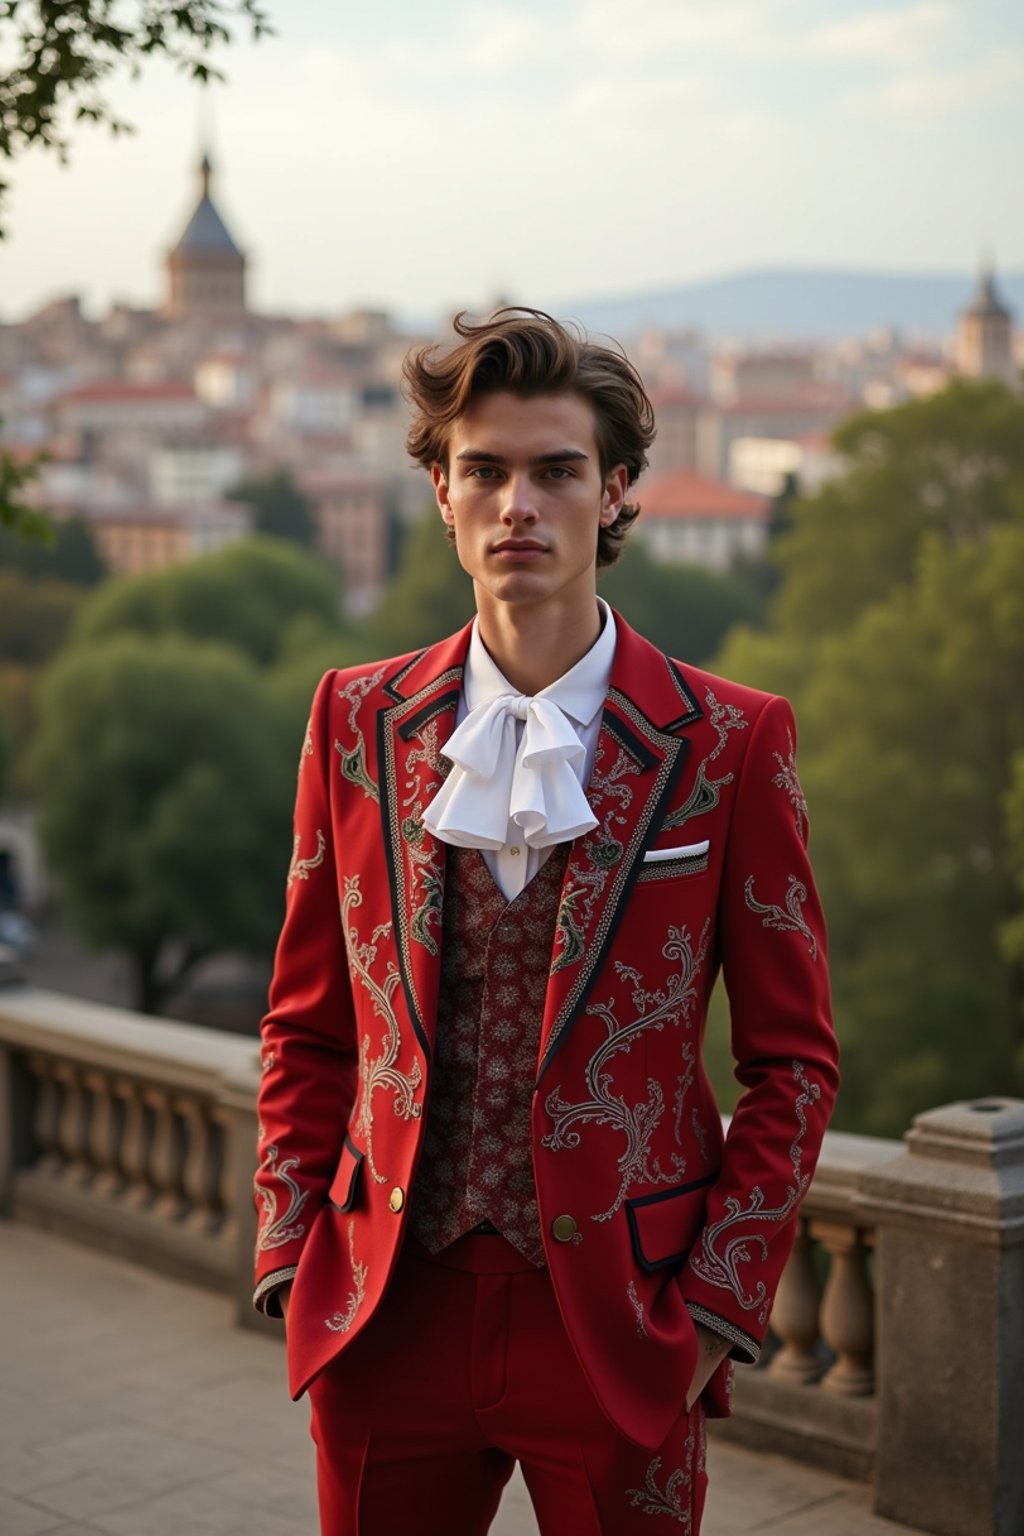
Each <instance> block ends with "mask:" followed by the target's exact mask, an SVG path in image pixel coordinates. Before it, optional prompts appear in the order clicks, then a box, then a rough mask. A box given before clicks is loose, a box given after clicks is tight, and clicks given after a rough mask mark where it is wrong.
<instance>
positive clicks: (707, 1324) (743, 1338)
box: [686, 1301, 761, 1365]
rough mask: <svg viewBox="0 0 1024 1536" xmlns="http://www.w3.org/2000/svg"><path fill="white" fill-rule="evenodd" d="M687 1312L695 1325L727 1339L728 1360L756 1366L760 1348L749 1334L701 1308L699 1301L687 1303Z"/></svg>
mask: <svg viewBox="0 0 1024 1536" xmlns="http://www.w3.org/2000/svg"><path fill="white" fill-rule="evenodd" d="M686 1308H687V1311H688V1312H689V1314H690V1316H691V1317H692V1318H693V1320H694V1322H695V1323H700V1324H701V1325H702V1327H704V1328H710V1329H711V1332H712V1333H719V1334H721V1336H722V1338H723V1339H728V1340H729V1342H730V1343H731V1344H732V1349H731V1350H730V1351H729V1359H730V1360H738V1361H739V1362H740V1364H741V1365H756V1364H757V1362H758V1359H759V1358H760V1355H761V1346H760V1344H759V1343H758V1341H757V1340H756V1339H755V1338H752V1337H751V1335H750V1334H749V1333H744V1331H743V1329H742V1328H737V1327H736V1324H735V1323H731V1322H730V1321H729V1319H728V1318H727V1317H719V1315H718V1313H717V1312H711V1311H710V1310H709V1309H708V1308H707V1307H702V1306H701V1304H700V1302H699V1301H688V1302H687V1303H686Z"/></svg>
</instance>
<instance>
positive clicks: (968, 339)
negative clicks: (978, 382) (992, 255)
mask: <svg viewBox="0 0 1024 1536" xmlns="http://www.w3.org/2000/svg"><path fill="white" fill-rule="evenodd" d="M955 352H956V362H957V368H958V369H959V371H960V372H961V373H962V374H964V375H965V376H966V377H967V378H969V379H999V380H1000V381H1001V382H1002V383H1003V384H1008V385H1009V386H1010V387H1011V388H1014V389H1017V388H1020V386H1021V374H1020V369H1019V368H1018V367H1017V364H1016V362H1015V361H1014V356H1013V314H1012V312H1011V311H1010V310H1009V309H1008V308H1007V306H1006V305H1005V304H1004V303H1003V301H1002V300H1001V299H1000V297H999V295H998V293H997V292H996V281H995V273H994V272H993V270H992V268H991V266H984V267H982V270H981V275H980V277H979V280H978V289H977V292H976V293H975V296H974V302H973V303H972V304H971V305H970V306H969V307H968V308H967V309H965V310H964V312H963V314H962V315H961V316H960V323H959V325H958V326H957V332H956V343H955Z"/></svg>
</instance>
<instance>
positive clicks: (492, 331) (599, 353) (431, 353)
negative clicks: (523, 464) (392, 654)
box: [402, 308, 654, 566]
mask: <svg viewBox="0 0 1024 1536" xmlns="http://www.w3.org/2000/svg"><path fill="white" fill-rule="evenodd" d="M454 329H455V334H456V335H457V336H459V337H461V338H462V339H461V341H460V342H459V343H457V344H456V345H455V346H453V347H450V348H448V349H447V350H445V349H444V348H443V347H440V346H426V347H420V348H419V349H418V350H417V351H415V352H411V353H410V354H409V356H408V357H407V358H406V360H405V364H404V367H403V370H402V372H403V375H404V378H405V384H406V392H407V394H408V396H409V399H410V401H411V403H412V406H413V409H414V412H415V415H414V419H413V423H412V426H411V428H410V429H409V435H408V437H407V438H406V444H405V445H406V448H407V449H408V452H409V454H410V457H412V458H414V459H415V460H416V461H417V462H418V463H419V464H422V466H423V468H424V469H430V468H431V466H432V465H434V464H440V465H441V467H442V469H443V470H444V472H445V474H447V473H448V443H449V439H450V437H451V431H452V427H453V426H454V424H455V422H456V421H457V420H458V418H459V417H460V416H461V415H462V414H463V412H465V411H466V410H468V409H469V407H470V405H471V404H472V402H473V401H474V400H478V399H480V397H481V396H483V395H492V394H497V393H498V392H499V391H506V390H507V391H508V392H509V393H510V394H513V395H519V396H520V397H521V398H523V399H529V398H530V396H532V395H553V394H569V393H571V394H575V395H579V396H580V397H581V398H582V399H584V400H586V401H587V403H588V404H589V405H590V407H591V409H592V410H593V412H594V435H595V437H596V440H597V448H598V453H599V455H600V461H601V464H600V467H601V475H602V478H603V477H604V476H605V475H607V474H608V472H609V470H611V469H614V468H615V466H616V465H618V464H624V465H625V466H626V469H627V471H628V474H629V479H628V481H627V484H629V485H632V484H633V483H634V482H635V481H636V480H637V478H638V477H639V475H640V474H641V472H642V471H643V470H644V469H645V468H646V467H647V449H648V448H649V447H650V446H651V443H652V441H653V439H654V410H653V408H652V406H651V402H650V400H649V399H648V398H647V391H646V390H645V389H644V386H643V383H642V381H641V379H640V375H639V374H638V373H637V371H636V369H635V368H634V367H633V365H632V363H631V362H630V361H629V359H628V358H627V357H626V355H625V353H624V352H623V351H621V349H619V348H617V347H612V346H598V345H597V344H596V343H595V342H592V341H587V340H586V339H585V338H584V337H583V336H582V335H581V334H579V333H577V332H576V331H575V330H570V329H569V328H568V327H566V326H564V325H561V324H559V322H558V321H557V320H554V319H552V317H551V316H550V315H546V314H545V313H544V311H543V310H540V309H521V308H508V309H499V310H496V311H495V313H494V314H493V315H491V317H490V319H488V320H484V321H482V322H481V323H480V324H477V325H474V324H473V323H472V322H471V321H470V320H467V318H466V313H465V311H463V312H462V313H461V314H458V315H456V317H455V320H454ZM639 511H640V508H639V506H637V505H636V504H635V503H628V502H627V503H624V504H623V507H622V510H621V511H620V513H619V515H618V517H617V518H616V519H615V521H614V523H612V524H611V526H610V527H608V528H600V529H599V530H598V535H597V564H598V566H607V565H613V564H614V562H615V561H616V560H617V559H618V557H619V554H620V552H621V549H622V541H623V539H624V538H625V536H626V534H627V533H628V532H629V529H630V527H631V526H632V524H633V522H634V521H635V519H636V516H637V514H638V513H639ZM449 533H451V530H449Z"/></svg>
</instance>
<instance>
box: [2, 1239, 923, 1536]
mask: <svg viewBox="0 0 1024 1536" xmlns="http://www.w3.org/2000/svg"><path fill="white" fill-rule="evenodd" d="M0 1301H2V1312H0V1532H2V1533H3V1536H315V1533H316V1529H317V1522H316V1515H315V1495H314V1479H313V1446H312V1442H311V1440H310V1439H309V1435H308V1429H307V1411H306V1407H305V1405H304V1404H293V1403H291V1402H290V1401H289V1399H288V1395H287V1392H286V1390H285V1382H284V1351H283V1349H282V1347H281V1346H280V1344H278V1343H277V1341H276V1340H273V1339H268V1338H264V1337H262V1336H260V1335H257V1334H254V1333H249V1332H246V1331H243V1330H242V1329H239V1328H237V1327H234V1326H232V1322H231V1311H230V1304H229V1302H228V1301H227V1300H226V1299H225V1298H223V1297H220V1296H215V1295H211V1294H210V1293H208V1292H205V1291H201V1290H196V1289H194V1288H192V1287H191V1286H187V1285H183V1284H180V1283H178V1282H176V1281H169V1280H165V1279H164V1278H162V1277H161V1276H160V1275H157V1274H154V1273H152V1272H151V1271H148V1270H144V1269H140V1268H137V1267H135V1266H134V1265H130V1264H126V1263H122V1262H120V1261H119V1260H116V1259H111V1258H107V1257H106V1256H104V1255H102V1254H98V1253H93V1252H92V1251H91V1250H89V1249H85V1248H81V1247H78V1246H75V1245H72V1244H69V1243H66V1242H64V1241H62V1240H61V1239H59V1238H55V1237H52V1236H50V1235H48V1234H44V1233H40V1232H35V1231H33V1230H32V1229H30V1228H27V1227H22V1226H20V1225H13V1224H10V1223H0ZM709 1461H710V1471H711V1490H712V1491H711V1497H710V1502H709V1509H708V1514H707V1517H706V1519H705V1521H704V1526H703V1533H702V1536H741V1533H742V1536H752V1533H761V1532H765V1533H771V1536H908V1532H907V1530H906V1528H905V1527H903V1526H897V1525H893V1524H891V1523H890V1522H888V1521H885V1520H878V1519H875V1518H873V1517H872V1516H871V1515H870V1513H869V1511H868V1502H869V1496H868V1491H867V1489H866V1488H863V1487H861V1486H859V1485H857V1484H853V1483H845V1482H842V1481H841V1480H840V1479H838V1478H834V1477H828V1476H826V1475H825V1474H823V1473H821V1472H815V1471H813V1470H811V1469H810V1468H805V1467H801V1466H799V1465H798V1464H796V1463H794V1462H788V1461H784V1460H781V1459H779V1458H776V1457H770V1456H757V1455H754V1454H753V1453H751V1452H748V1451H743V1450H739V1449H736V1448H735V1447H733V1446H729V1445H724V1444H722V1443H718V1444H713V1445H712V1446H711V1448H710V1453H709ZM536 1530H537V1527H536V1524H535V1522H534V1519H533V1515H532V1512H531V1509H530V1505H529V1500H528V1498H527V1495H526V1491H525V1488H524V1487H523V1485H522V1483H521V1482H520V1480H519V1478H518V1476H517V1477H516V1478H515V1479H513V1481H512V1483H510V1485H509V1487H508V1489H507V1491H506V1495H505V1499H504V1501H503V1503H502V1507H501V1511H500V1513H499V1516H498V1519H497V1520H496V1521H495V1524H494V1526H493V1527H492V1536H536ZM452 1532H453V1536H457V1532H458V1526H457V1523H456V1518H455V1511H453V1523H452ZM403 1536H415V1528H414V1526H413V1525H411V1524H410V1526H409V1527H408V1528H407V1531H406V1532H405V1533H403Z"/></svg>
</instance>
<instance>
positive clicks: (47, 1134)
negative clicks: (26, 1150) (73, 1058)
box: [28, 1053, 64, 1174]
mask: <svg viewBox="0 0 1024 1536" xmlns="http://www.w3.org/2000/svg"><path fill="white" fill-rule="evenodd" d="M28 1065H29V1070H30V1072H31V1073H32V1075H33V1077H34V1078H35V1080H36V1103H35V1113H34V1114H33V1116H32V1138H33V1140H34V1142H35V1145H36V1147H37V1148H38V1156H37V1157H36V1158H35V1161H34V1165H33V1166H34V1167H35V1168H36V1169H37V1170H38V1171H39V1172H40V1173H49V1174H56V1173H59V1172H60V1170H61V1169H62V1168H63V1166H64V1159H63V1158H62V1156H61V1152H60V1144H59V1142H58V1137H57V1132H58V1127H59V1125H60V1100H61V1092H60V1084H59V1083H58V1081H57V1072H56V1067H57V1063H56V1062H55V1061H54V1059H53V1057H52V1056H40V1055H36V1054H34V1053H33V1054H32V1055H30V1056H29V1058H28Z"/></svg>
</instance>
